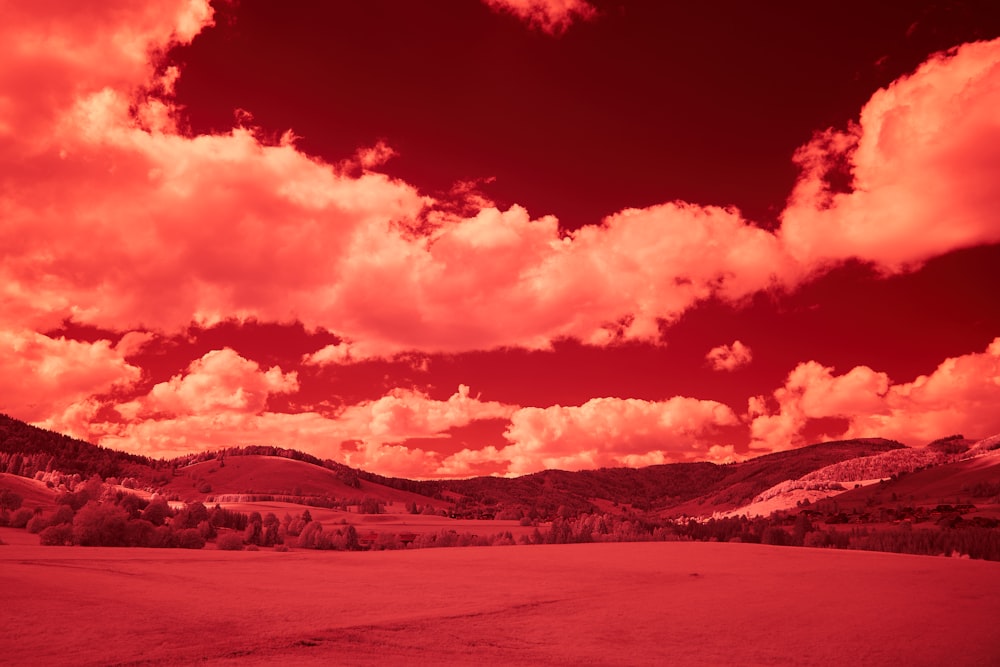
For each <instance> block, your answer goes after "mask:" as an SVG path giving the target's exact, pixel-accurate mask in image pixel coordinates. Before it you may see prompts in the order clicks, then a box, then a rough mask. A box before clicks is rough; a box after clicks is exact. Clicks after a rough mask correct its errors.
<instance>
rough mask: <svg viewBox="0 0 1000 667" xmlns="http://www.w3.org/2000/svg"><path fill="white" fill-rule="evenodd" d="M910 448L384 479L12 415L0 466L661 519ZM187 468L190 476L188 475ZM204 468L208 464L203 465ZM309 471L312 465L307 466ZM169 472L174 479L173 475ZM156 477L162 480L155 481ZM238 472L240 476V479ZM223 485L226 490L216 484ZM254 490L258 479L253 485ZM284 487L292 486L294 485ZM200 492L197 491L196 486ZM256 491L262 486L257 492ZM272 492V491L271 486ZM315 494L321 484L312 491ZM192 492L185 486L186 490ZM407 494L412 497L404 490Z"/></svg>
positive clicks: (479, 513)
mask: <svg viewBox="0 0 1000 667" xmlns="http://www.w3.org/2000/svg"><path fill="white" fill-rule="evenodd" d="M904 448H905V445H903V444H901V443H899V442H895V441H892V440H884V439H881V438H865V439H856V440H844V441H838V442H826V443H820V444H816V445H810V446H807V447H801V448H798V449H791V450H787V451H783V452H776V453H773V454H767V455H764V456H760V457H757V458H753V459H749V460H747V461H743V462H741V463H734V464H726V465H717V464H714V463H708V462H695V463H672V464H664V465H655V466H648V467H645V468H602V469H599V470H582V471H577V472H567V471H563V470H546V471H543V472H538V473H534V474H530V475H524V476H522V477H516V478H501V477H476V478H471V479H460V480H427V481H419V480H409V479H404V478H394V477H384V476H382V475H377V474H374V473H370V472H366V471H363V470H356V469H353V468H350V467H348V466H345V465H343V464H340V463H337V462H335V461H332V460H321V459H319V458H317V457H315V456H313V455H311V454H307V453H304V452H300V451H297V450H292V449H285V448H281V447H273V446H266V445H249V446H242V447H231V448H227V449H224V450H219V451H215V452H209V451H206V452H202V453H199V454H191V455H187V456H184V457H180V458H176V459H172V460H157V459H150V458H148V457H144V456H138V455H135V454H127V453H124V452H119V451H115V450H111V449H105V448H102V447H98V446H96V445H93V444H90V443H87V442H84V441H81V440H76V439H74V438H70V437H67V436H64V435H60V434H57V433H53V432H51V431H47V430H44V429H40V428H36V427H34V426H30V425H28V424H25V423H24V422H21V421H19V420H17V419H14V418H12V417H9V416H7V415H0V472H9V473H12V474H17V475H22V476H27V477H31V476H33V475H34V474H35V473H36V472H38V471H45V470H53V469H54V470H58V471H60V472H62V473H64V474H79V475H81V476H82V477H89V476H91V475H94V474H96V475H100V476H101V477H102V478H108V477H125V476H128V477H134V478H136V479H137V480H138V482H139V484H140V485H143V486H145V485H154V484H156V485H161V486H162V485H165V484H168V483H170V479H172V477H173V474H174V473H173V472H169V473H165V472H164V471H178V473H179V474H182V475H187V476H189V477H191V478H192V482H191V483H192V484H193V482H196V481H198V479H201V478H204V477H205V475H202V474H201V473H199V472H198V469H200V468H202V466H201V465H199V464H202V463H205V462H208V461H214V460H216V459H218V458H220V457H222V458H227V457H228V458H230V459H232V457H239V456H270V457H278V458H284V459H291V460H294V461H298V462H301V463H302V464H303V465H305V466H317V467H320V468H323V469H325V470H326V471H329V472H332V473H333V476H332V477H330V478H329V479H330V480H331V482H330V488H329V489H328V490H327V491H326V493H328V494H341V493H345V491H344V489H345V488H350V489H353V490H355V493H363V491H364V488H363V487H365V486H370V490H371V491H372V492H375V491H376V490H378V489H383V490H380V491H378V493H375V495H379V496H385V495H386V494H387V491H384V489H393V490H396V491H401V492H406V493H408V494H418V495H420V496H423V497H425V498H434V499H436V500H437V501H439V503H438V504H440V501H447V502H448V503H450V504H453V506H454V511H455V513H456V514H457V515H460V516H475V517H492V516H496V515H498V514H499V513H503V512H507V513H508V514H510V515H512V516H513V515H515V514H518V515H519V514H520V513H529V514H531V515H533V516H536V517H542V518H547V517H552V516H556V515H557V514H559V513H563V514H577V513H581V512H594V511H608V510H609V509H611V508H614V507H619V508H621V510H622V511H624V510H626V509H627V510H629V511H633V510H634V511H639V512H643V513H651V514H655V515H658V516H662V517H670V516H681V515H689V516H705V515H710V514H712V513H713V512H716V511H726V510H731V509H734V508H736V507H739V506H741V505H743V504H746V503H747V502H749V501H750V500H752V499H753V498H754V497H755V496H756V495H758V494H760V493H761V492H763V491H765V490H767V489H769V488H771V487H773V486H774V485H776V484H779V483H781V482H783V481H785V480H789V479H798V478H801V477H803V476H805V475H807V474H808V473H810V472H813V471H816V470H819V469H822V468H824V467H827V466H830V465H833V464H836V463H839V462H842V461H847V460H849V459H855V458H859V457H867V456H873V455H877V454H880V453H883V452H889V451H892V450H898V449H904ZM185 469H190V472H189V473H184V472H183V471H184V470H185ZM205 469H206V470H207V469H208V468H207V467H206V468H205ZM301 470H302V474H303V475H310V474H311V473H308V468H301ZM167 475H170V479H168V478H167ZM228 477H229V476H228V475H219V476H218V480H217V481H216V482H215V483H214V484H211V480H205V481H209V483H210V485H212V490H211V493H208V492H205V493H199V494H198V495H199V496H200V497H202V498H207V497H209V495H213V496H214V495H220V494H238V493H245V492H247V491H248V490H249V489H248V488H246V487H247V486H248V484H249V482H247V481H246V480H243V481H240V482H235V481H233V482H232V484H239V485H242V486H240V487H236V486H234V487H233V488H227V484H226V482H225V480H226V479H227V478H228ZM154 478H155V479H156V481H155V482H154ZM235 479H236V478H234V480H235ZM317 479H319V478H317ZM220 482H221V486H220ZM250 486H251V487H252V485H250ZM284 486H285V487H287V490H290V489H293V488H295V487H296V486H299V487H301V486H302V484H299V485H296V484H294V482H292V481H289V482H287V483H285V484H284ZM196 490H197V489H196V488H195V489H193V491H196ZM258 490H260V489H258ZM269 490H270V489H269ZM313 491H314V492H317V493H318V490H317V489H313ZM190 493H191V492H185V494H184V495H185V496H186V495H190ZM407 497H409V496H407Z"/></svg>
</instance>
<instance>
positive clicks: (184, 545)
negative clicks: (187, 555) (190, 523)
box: [174, 528, 205, 549]
mask: <svg viewBox="0 0 1000 667" xmlns="http://www.w3.org/2000/svg"><path fill="white" fill-rule="evenodd" d="M174 544H175V545H176V546H178V547H180V548H181V549H201V548H202V547H204V546H205V538H204V537H202V536H201V533H199V532H198V529H197V528H184V529H182V530H177V531H174Z"/></svg>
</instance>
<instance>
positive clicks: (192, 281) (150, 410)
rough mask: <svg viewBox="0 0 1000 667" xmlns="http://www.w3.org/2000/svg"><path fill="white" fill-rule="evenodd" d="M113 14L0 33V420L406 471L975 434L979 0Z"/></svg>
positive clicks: (982, 140)
mask: <svg viewBox="0 0 1000 667" xmlns="http://www.w3.org/2000/svg"><path fill="white" fill-rule="evenodd" d="M119 4H120V6H117V7H116V3H112V2H109V3H104V4H102V5H101V6H100V7H99V8H88V9H86V10H85V9H81V8H77V7H55V8H53V7H44V8H38V7H36V6H35V5H33V4H31V3H26V2H13V3H11V6H10V16H11V17H12V20H9V21H7V22H6V25H5V26H3V27H0V36H3V37H4V39H3V40H2V42H0V147H2V150H0V211H3V215H4V223H3V225H2V226H0V247H2V248H4V250H2V251H0V253H2V255H3V258H4V261H3V262H2V263H0V285H2V287H0V378H2V379H0V412H2V413H6V414H9V415H10V416H12V417H13V418H15V419H18V420H22V421H25V422H27V423H30V424H32V425H35V426H39V427H41V428H45V429H48V430H51V431H54V432H58V433H63V434H66V435H69V436H71V437H75V438H79V439H81V440H84V441H87V442H91V443H92V444H95V445H98V446H102V447H106V448H109V449H115V450H117V451H124V452H129V453H135V454H140V455H143V456H148V457H150V458H153V459H161V460H166V459H169V458H177V457H180V456H184V455H187V454H196V453H200V452H205V451H218V450H219V449H225V448H228V447H234V446H239V445H237V444H236V443H238V442H267V443H269V444H268V445H265V446H275V447H280V448H285V449H292V450H296V451H301V452H303V453H306V454H310V455H313V456H316V457H318V458H320V459H331V460H334V461H336V462H338V463H343V464H344V465H348V466H350V467H352V468H358V469H362V470H365V471H368V472H372V473H376V474H379V475H384V476H388V477H402V478H407V479H427V480H434V479H464V478H471V477H477V476H490V475H499V476H520V475H524V474H530V473H532V472H538V471H542V470H552V469H558V470H566V471H575V470H595V469H599V468H603V467H635V468H637V467H644V466H647V465H657V464H664V463H681V462H689V461H709V462H713V463H727V462H737V461H741V460H747V459H750V458H755V457H758V456H761V455H766V454H769V453H774V452H779V451H784V450H788V449H792V448H798V447H802V446H806V445H809V444H820V443H822V442H826V441H836V440H844V439H854V438H868V437H871V438H885V439H889V440H895V441H898V442H901V443H903V444H905V445H906V446H908V447H915V448H919V447H922V446H926V445H927V444H928V443H929V442H931V441H933V440H936V439H940V438H944V437H947V436H949V435H952V434H956V433H964V434H972V435H973V436H974V437H976V438H985V437H990V436H991V435H992V434H996V433H1000V412H998V411H996V409H995V406H996V405H997V404H998V403H1000V307H998V305H997V302H996V298H995V294H994V293H993V292H994V291H995V290H991V289H990V288H989V285H990V284H994V283H995V282H996V281H995V277H994V275H993V274H994V273H995V267H996V266H997V265H1000V223H998V222H997V214H998V213H1000V193H997V192H996V191H995V190H996V188H995V183H996V182H997V181H998V180H1000V111H998V109H1000V85H998V84H1000V13H997V12H996V11H991V8H990V7H989V3H982V2H975V1H971V0H969V1H965V2H958V3H953V4H952V5H950V6H949V7H947V8H944V7H940V6H938V5H937V4H936V3H933V2H918V3H911V4H909V5H908V6H906V7H892V8H888V7H880V8H870V7H867V6H866V5H864V4H862V3H848V4H847V5H846V6H844V7H843V8H842V11H840V12H838V13H837V15H836V16H830V15H829V12H828V11H827V10H826V8H823V7H819V6H817V7H797V8H793V9H787V10H786V11H784V12H782V13H780V14H778V13H768V12H763V11H759V10H754V9H752V8H747V7H745V6H744V5H743V4H741V3H737V2H730V3H726V4H725V6H724V7H723V8H722V9H721V11H720V9H719V8H714V9H713V10H712V11H708V10H705V9H699V8H695V7H668V6H664V5H663V4H662V3H650V2H643V1H632V0H571V1H569V2H565V1H562V2H554V1H548V0H531V1H524V0H481V1H480V0H465V1H464V2H456V3H452V4H449V5H448V6H438V5H433V6H417V5H412V6H411V5H405V4H404V5H400V4H398V3H391V2H387V1H385V0H372V1H371V2H368V3H364V4H363V5H359V6H330V5H328V3H307V4H305V5H302V6H297V7H295V8H284V7H277V6H266V5H265V3H254V2H243V3H224V2H220V3H214V4H212V5H209V4H208V3H207V2H205V1H204V0H197V1H195V2H188V1H187V0H183V1H182V0H159V1H158V2H156V3H153V4H149V5H147V6H146V7H145V8H144V9H141V10H140V9H136V8H134V7H132V6H131V5H130V4H129V3H125V2H121V3H119ZM862 11H863V14H864V16H865V21H863V22H859V21H858V20H857V15H858V14H860V13H862ZM860 23H863V25H860Z"/></svg>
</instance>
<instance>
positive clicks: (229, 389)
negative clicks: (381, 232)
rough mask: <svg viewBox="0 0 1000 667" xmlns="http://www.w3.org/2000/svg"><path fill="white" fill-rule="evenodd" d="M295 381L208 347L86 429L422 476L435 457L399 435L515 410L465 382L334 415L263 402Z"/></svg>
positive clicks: (125, 441) (172, 445)
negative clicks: (255, 448) (253, 446)
mask: <svg viewBox="0 0 1000 667" xmlns="http://www.w3.org/2000/svg"><path fill="white" fill-rule="evenodd" d="M297 389H298V381H297V376H296V374H295V373H294V372H291V373H286V372H284V371H282V369H281V368H280V367H277V366H273V367H271V368H269V369H266V370H265V369H263V368H261V367H260V366H259V365H258V364H257V363H256V362H254V361H251V360H249V359H245V358H244V357H242V356H240V355H239V354H237V353H236V352H234V351H233V350H230V349H222V350H213V351H211V352H209V353H207V354H206V355H204V356H203V357H201V358H200V359H197V360H195V361H194V362H192V363H191V364H190V366H189V367H188V369H187V370H186V371H185V372H184V373H182V374H178V375H176V376H174V377H172V378H171V379H170V380H168V381H166V382H161V383H159V384H157V385H155V386H154V387H153V388H152V389H150V391H149V392H148V393H147V394H145V395H143V396H141V397H139V398H136V399H135V400H132V401H129V402H126V403H121V404H119V405H117V406H116V409H117V411H118V413H119V414H121V415H122V416H123V417H124V420H122V421H121V422H120V423H114V422H103V423H99V424H94V425H92V427H91V428H90V430H89V433H88V435H89V437H91V438H92V439H93V440H95V441H97V442H99V443H100V444H102V445H105V446H109V447H115V448H119V449H126V450H128V451H135V452H141V453H145V454H149V455H152V456H179V455H182V454H186V453H190V452H198V451H202V450H204V449H217V448H222V447H229V446H232V445H234V444H248V443H258V444H259V443H265V444H273V445H277V446H281V447H290V448H294V449H300V450H303V451H308V452H310V453H312V454H315V455H317V456H322V457H329V458H333V459H335V460H338V461H340V462H342V463H346V464H348V465H352V466H356V467H361V468H365V469H369V470H377V471H379V472H382V473H385V474H408V475H411V476H414V477H424V476H427V475H429V474H433V471H434V470H435V469H437V468H438V467H439V465H440V456H439V455H438V454H437V453H436V452H433V451H425V450H421V449H416V448H408V447H405V446H403V445H400V444H399V443H401V442H404V441H406V440H409V439H411V438H425V439H426V438H435V437H444V436H445V435H446V434H447V433H448V431H449V430H450V429H452V428H456V427H462V426H466V425H468V424H470V423H472V422H473V421H476V420H480V419H496V418H505V417H508V416H509V415H510V414H511V413H512V412H513V411H514V410H515V409H516V408H515V406H508V405H505V404H502V403H497V402H494V401H482V400H480V398H479V397H478V396H473V395H472V394H471V392H470V390H469V387H467V386H465V385H461V386H459V388H458V390H457V391H456V392H455V393H454V394H453V395H452V396H450V397H449V398H448V399H446V400H435V399H431V398H430V397H429V396H428V395H427V394H425V393H422V392H419V391H414V390H408V389H394V390H392V391H390V392H389V393H388V394H386V395H385V396H383V397H381V398H379V399H376V400H373V401H364V402H361V403H358V404H355V405H349V406H345V407H343V408H341V409H340V410H338V411H336V412H334V413H332V414H320V413H318V412H303V413H298V414H289V413H280V412H274V411H271V410H269V409H268V406H267V399H268V397H269V396H272V395H276V394H284V393H292V392H295V391H297ZM91 416H93V415H91Z"/></svg>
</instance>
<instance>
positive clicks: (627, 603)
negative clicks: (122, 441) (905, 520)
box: [0, 529, 1000, 665]
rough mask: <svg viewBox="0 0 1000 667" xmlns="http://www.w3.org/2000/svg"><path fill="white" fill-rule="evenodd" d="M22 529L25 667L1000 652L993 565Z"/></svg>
mask: <svg viewBox="0 0 1000 667" xmlns="http://www.w3.org/2000/svg"><path fill="white" fill-rule="evenodd" d="M20 536H25V538H28V537H30V538H34V537H35V536H29V535H27V534H26V533H24V532H23V531H13V530H9V529H3V530H2V534H0V538H2V539H4V541H6V542H8V544H7V545H5V546H0V590H2V591H3V601H4V604H3V605H2V606H0V625H2V627H3V628H4V629H5V631H4V633H3V634H2V635H0V655H3V656H4V661H6V662H9V664H35V665H50V664H55V665H58V664H67V665H68V664H74V665H107V664H124V665H145V664H168V665H170V664H177V665H179V664H206V665H230V664H232V665H236V664H239V665H265V664H279V663H280V664H300V665H312V664H315V665H320V664H323V665H326V664H359V665H367V664H372V665H374V664H394V663H396V664H398V663H403V662H405V663H407V664H435V665H440V664H470V663H476V664H480V665H491V664H497V665H499V664H512V663H516V664H557V665H578V664H588V665H641V664H672V665H701V664H734V663H738V664H755V665H772V664H773V665H779V664H780V665H786V664H803V665H810V664H814V665H821V664H822V665H828V664H833V663H841V664H888V663H894V664H905V665H941V664H949V665H988V664H1000V636H998V635H997V633H996V625H995V620H996V618H998V616H1000V563H993V562H984V561H970V560H963V559H954V558H941V557H922V556H905V555H897V554H885V553H870V552H849V551H831V550H820V549H799V548H787V547H784V548H779V547H768V546H761V545H751V544H712V543H640V544H636V543H633V544H586V545H555V546H513V547H486V548H475V547H470V548H451V549H426V550H418V551H413V550H408V551H387V552H364V553H344V552H314V551H298V550H293V551H290V552H287V553H280V552H274V551H271V550H269V549H264V550H261V551H257V552H220V551H215V550H202V551H183V550H151V549H111V548H84V547H40V546H35V545H34V544H33V543H32V540H30V539H18V538H19V537H20ZM8 537H10V538H12V539H8Z"/></svg>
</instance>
